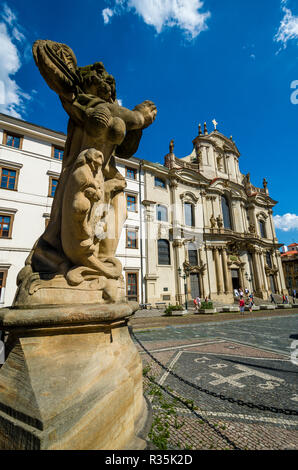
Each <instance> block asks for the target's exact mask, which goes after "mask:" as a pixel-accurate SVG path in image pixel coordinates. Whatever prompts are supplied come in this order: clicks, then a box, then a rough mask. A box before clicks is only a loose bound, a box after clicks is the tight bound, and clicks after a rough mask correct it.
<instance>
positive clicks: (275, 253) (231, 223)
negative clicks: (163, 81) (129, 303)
mask: <svg viewBox="0 0 298 470" xmlns="http://www.w3.org/2000/svg"><path fill="white" fill-rule="evenodd" d="M213 124H214V130H213V131H212V132H210V133H208V130H207V125H206V123H205V124H204V130H203V131H202V128H201V125H200V126H199V130H198V136H197V137H196V138H195V139H194V140H193V151H192V153H191V154H190V155H188V156H186V157H184V158H177V157H176V156H175V153H174V141H171V143H170V148H169V153H168V154H167V155H166V156H165V159H164V165H163V166H162V165H158V164H152V163H150V162H146V161H145V162H144V165H143V169H144V178H145V182H144V186H145V200H144V201H143V205H144V207H145V224H146V229H145V232H146V253H147V257H146V274H145V276H144V279H145V284H146V301H148V302H150V303H156V302H159V301H162V300H163V301H170V302H171V303H176V302H178V303H180V304H182V303H184V302H185V300H188V301H191V299H193V298H195V297H196V296H199V297H200V298H206V297H208V299H211V300H213V301H217V302H220V303H224V304H231V303H233V302H234V293H235V290H236V289H237V290H238V289H242V290H243V291H244V289H248V290H249V291H250V292H253V293H254V295H255V297H258V298H260V299H263V300H268V298H269V297H270V294H271V293H273V294H284V293H286V286H285V281H284V275H283V270H282V264H281V256H280V251H279V248H280V246H281V245H279V244H278V240H277V238H276V233H275V228H274V222H273V216H272V214H273V207H274V206H275V205H276V204H277V202H276V201H275V200H274V199H272V198H271V197H270V195H269V190H268V186H267V181H266V179H264V180H263V187H262V188H258V187H256V186H254V185H253V184H252V182H251V180H250V175H249V174H247V175H243V174H242V173H241V172H240V169H239V157H240V152H239V150H238V148H237V146H236V144H235V142H234V141H233V139H232V137H230V138H227V137H226V136H224V135H223V134H221V133H220V132H219V131H218V130H217V122H216V121H215V120H214V121H213Z"/></svg>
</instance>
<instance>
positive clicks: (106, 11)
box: [102, 8, 114, 24]
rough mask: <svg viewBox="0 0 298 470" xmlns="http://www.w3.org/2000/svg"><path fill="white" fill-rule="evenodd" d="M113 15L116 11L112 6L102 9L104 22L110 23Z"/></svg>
mask: <svg viewBox="0 0 298 470" xmlns="http://www.w3.org/2000/svg"><path fill="white" fill-rule="evenodd" d="M113 15H114V12H113V10H111V9H110V8H105V9H104V10H102V16H103V21H104V24H108V23H109V22H110V19H111V18H112V16H113Z"/></svg>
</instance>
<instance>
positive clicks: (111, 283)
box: [13, 273, 125, 309]
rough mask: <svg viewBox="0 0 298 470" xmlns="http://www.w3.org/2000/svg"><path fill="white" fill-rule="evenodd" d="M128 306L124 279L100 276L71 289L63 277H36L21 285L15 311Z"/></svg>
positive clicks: (35, 275) (37, 275) (26, 280)
mask: <svg viewBox="0 0 298 470" xmlns="http://www.w3.org/2000/svg"><path fill="white" fill-rule="evenodd" d="M115 302H117V303H121V302H125V286H124V279H123V277H122V276H121V278H120V279H107V278H105V277H104V276H97V277H95V278H94V279H92V280H86V281H83V282H81V283H80V284H79V285H71V284H70V283H69V282H68V281H67V280H66V278H65V277H64V276H62V275H55V276H53V277H52V278H50V276H48V278H41V277H40V275H39V274H38V273H33V274H31V275H30V276H28V277H27V278H25V279H24V280H23V282H22V283H21V284H20V286H19V288H18V290H17V293H16V296H15V300H14V303H13V307H14V308H28V309H29V308H35V307H44V306H49V305H71V304H105V303H115Z"/></svg>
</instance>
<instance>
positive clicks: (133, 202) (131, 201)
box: [126, 194, 137, 212]
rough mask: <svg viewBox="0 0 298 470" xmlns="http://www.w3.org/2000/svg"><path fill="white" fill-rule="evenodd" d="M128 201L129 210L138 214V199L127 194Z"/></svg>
mask: <svg viewBox="0 0 298 470" xmlns="http://www.w3.org/2000/svg"><path fill="white" fill-rule="evenodd" d="M126 200H127V210H128V211H130V212H137V197H136V196H130V195H129V194H127V196H126Z"/></svg>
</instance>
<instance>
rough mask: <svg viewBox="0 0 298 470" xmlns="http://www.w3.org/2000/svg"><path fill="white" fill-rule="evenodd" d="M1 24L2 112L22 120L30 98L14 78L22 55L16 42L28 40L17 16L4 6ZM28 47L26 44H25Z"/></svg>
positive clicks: (0, 94) (0, 73) (19, 66)
mask: <svg viewBox="0 0 298 470" xmlns="http://www.w3.org/2000/svg"><path fill="white" fill-rule="evenodd" d="M1 17H2V21H1V22H0V112H1V113H4V114H10V115H11V116H14V117H18V118H21V117H22V113H24V111H25V105H26V102H27V101H28V100H30V96H29V95H28V94H27V93H24V92H23V91H22V90H21V88H20V87H19V86H18V84H17V83H16V81H15V80H13V78H12V77H13V76H14V75H15V74H16V73H17V72H18V71H19V69H20V68H21V65H22V63H21V60H20V53H19V51H18V48H17V46H16V44H15V42H14V41H17V42H18V43H25V41H26V38H25V36H24V34H23V33H22V32H21V31H20V29H21V27H20V26H19V25H18V24H17V16H16V14H15V13H14V12H12V10H11V9H10V8H9V7H8V5H7V4H4V6H3V11H2V14H1ZM25 46H26V44H25Z"/></svg>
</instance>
